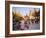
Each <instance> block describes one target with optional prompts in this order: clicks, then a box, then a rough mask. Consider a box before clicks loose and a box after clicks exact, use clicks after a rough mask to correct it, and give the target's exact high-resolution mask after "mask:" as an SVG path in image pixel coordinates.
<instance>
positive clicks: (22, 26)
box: [13, 19, 39, 30]
mask: <svg viewBox="0 0 46 38" xmlns="http://www.w3.org/2000/svg"><path fill="white" fill-rule="evenodd" d="M38 22H39V20H38V19H35V23H38ZM33 23H34V20H33V19H31V21H25V20H21V21H19V22H13V30H28V29H29V26H30V25H32V24H33Z"/></svg>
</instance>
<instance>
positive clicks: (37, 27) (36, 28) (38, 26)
mask: <svg viewBox="0 0 46 38" xmlns="http://www.w3.org/2000/svg"><path fill="white" fill-rule="evenodd" d="M39 29H40V23H35V24H29V30H39Z"/></svg>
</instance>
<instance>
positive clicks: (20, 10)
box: [12, 7, 39, 16]
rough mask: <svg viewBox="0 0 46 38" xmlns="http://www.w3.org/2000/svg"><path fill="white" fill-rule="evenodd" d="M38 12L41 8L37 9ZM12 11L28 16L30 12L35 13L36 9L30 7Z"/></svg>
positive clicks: (14, 8)
mask: <svg viewBox="0 0 46 38" xmlns="http://www.w3.org/2000/svg"><path fill="white" fill-rule="evenodd" d="M36 10H39V8H37V9H36ZM12 11H16V12H17V13H19V12H20V14H21V15H23V16H25V15H26V14H28V13H29V11H31V12H33V11H34V8H30V7H13V8H12Z"/></svg>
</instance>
